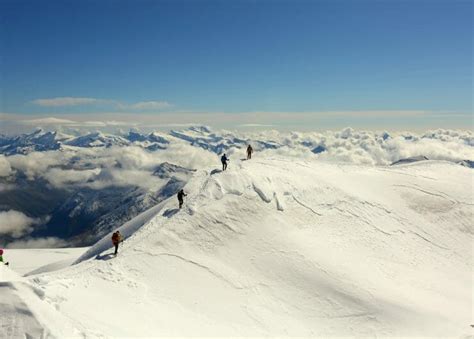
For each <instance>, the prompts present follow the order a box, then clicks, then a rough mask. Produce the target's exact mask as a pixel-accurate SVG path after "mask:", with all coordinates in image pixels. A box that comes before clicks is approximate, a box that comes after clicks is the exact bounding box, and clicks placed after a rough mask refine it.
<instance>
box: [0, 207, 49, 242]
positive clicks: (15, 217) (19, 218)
mask: <svg viewBox="0 0 474 339" xmlns="http://www.w3.org/2000/svg"><path fill="white" fill-rule="evenodd" d="M38 223H40V220H38V219H35V218H30V217H28V216H26V215H25V214H23V213H21V212H18V211H14V210H10V211H5V212H0V235H11V236H12V237H14V238H19V237H21V236H22V235H24V234H28V233H30V232H31V231H32V226H33V225H35V224H38Z"/></svg>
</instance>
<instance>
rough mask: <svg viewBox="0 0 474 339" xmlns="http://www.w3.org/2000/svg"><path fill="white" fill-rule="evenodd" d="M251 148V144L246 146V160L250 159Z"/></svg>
mask: <svg viewBox="0 0 474 339" xmlns="http://www.w3.org/2000/svg"><path fill="white" fill-rule="evenodd" d="M252 153H253V148H252V146H251V145H248V146H247V160H250V159H252Z"/></svg>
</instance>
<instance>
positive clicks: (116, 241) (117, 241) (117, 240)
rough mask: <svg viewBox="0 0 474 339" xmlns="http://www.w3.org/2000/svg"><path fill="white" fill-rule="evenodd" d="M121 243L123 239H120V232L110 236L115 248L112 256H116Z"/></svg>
mask: <svg viewBox="0 0 474 339" xmlns="http://www.w3.org/2000/svg"><path fill="white" fill-rule="evenodd" d="M122 241H123V237H122V234H120V231H117V232H114V234H112V244H113V245H114V246H115V252H114V255H117V253H118V247H119V244H120V243H121V242H122Z"/></svg>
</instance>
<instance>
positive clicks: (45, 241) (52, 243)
mask: <svg viewBox="0 0 474 339" xmlns="http://www.w3.org/2000/svg"><path fill="white" fill-rule="evenodd" d="M65 246H67V243H66V242H65V241H64V240H61V239H59V238H55V237H46V238H36V239H26V240H17V241H13V242H11V243H9V244H8V245H7V248H10V249H12V248H57V247H65Z"/></svg>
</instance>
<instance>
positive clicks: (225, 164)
mask: <svg viewBox="0 0 474 339" xmlns="http://www.w3.org/2000/svg"><path fill="white" fill-rule="evenodd" d="M227 161H229V158H227V156H226V155H225V153H224V155H223V156H222V157H221V162H222V170H223V171H225V170H226V169H227Z"/></svg>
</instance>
